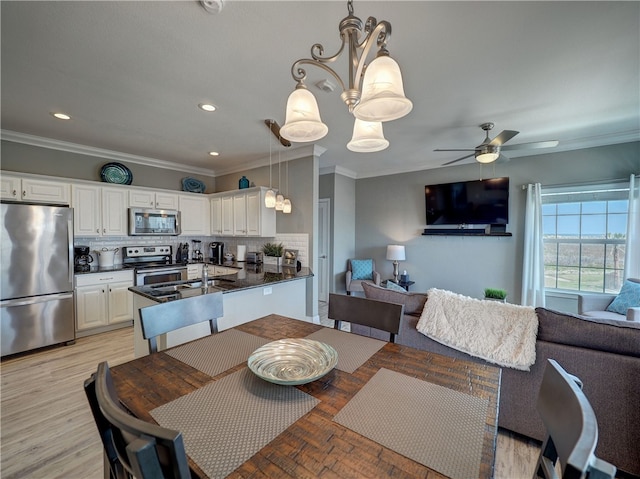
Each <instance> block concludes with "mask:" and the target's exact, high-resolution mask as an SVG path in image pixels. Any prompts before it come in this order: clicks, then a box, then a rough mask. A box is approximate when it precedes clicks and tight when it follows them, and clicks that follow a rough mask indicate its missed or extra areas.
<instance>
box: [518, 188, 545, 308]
mask: <svg viewBox="0 0 640 479" xmlns="http://www.w3.org/2000/svg"><path fill="white" fill-rule="evenodd" d="M541 189H542V187H541V185H540V183H536V184H530V185H527V202H526V205H525V218H524V262H523V265H522V304H523V305H525V306H534V307H537V306H544V245H543V243H542V194H541Z"/></svg>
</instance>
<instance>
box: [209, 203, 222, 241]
mask: <svg viewBox="0 0 640 479" xmlns="http://www.w3.org/2000/svg"><path fill="white" fill-rule="evenodd" d="M211 234H212V235H214V236H215V235H221V234H222V198H221V197H220V196H214V197H213V198H211Z"/></svg>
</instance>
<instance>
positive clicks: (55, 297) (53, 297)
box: [0, 293, 73, 308]
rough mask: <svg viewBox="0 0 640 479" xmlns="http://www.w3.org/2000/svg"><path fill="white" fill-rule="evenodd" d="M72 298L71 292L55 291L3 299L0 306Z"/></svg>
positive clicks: (24, 304)
mask: <svg viewBox="0 0 640 479" xmlns="http://www.w3.org/2000/svg"><path fill="white" fill-rule="evenodd" d="M68 298H73V293H57V294H47V295H44V296H32V297H30V298H18V299H5V300H3V301H0V307H2V308H8V307H11V306H27V305H29V304H37V303H46V302H47V301H53V300H58V299H68Z"/></svg>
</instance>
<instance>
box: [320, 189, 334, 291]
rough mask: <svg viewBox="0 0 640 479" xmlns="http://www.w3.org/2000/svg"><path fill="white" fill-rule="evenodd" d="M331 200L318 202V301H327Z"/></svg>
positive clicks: (326, 199)
mask: <svg viewBox="0 0 640 479" xmlns="http://www.w3.org/2000/svg"><path fill="white" fill-rule="evenodd" d="M330 201H331V200H329V199H328V198H323V199H320V200H318V300H319V301H323V302H327V301H329V274H330V268H329V264H330V261H331V254H330V251H331V231H330V230H331V223H330V221H329V218H330V211H331V208H330V206H331V203H330Z"/></svg>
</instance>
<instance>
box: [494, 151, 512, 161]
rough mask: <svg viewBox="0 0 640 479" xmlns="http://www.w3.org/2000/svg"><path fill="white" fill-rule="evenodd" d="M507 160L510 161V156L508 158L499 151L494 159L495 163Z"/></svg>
mask: <svg viewBox="0 0 640 479" xmlns="http://www.w3.org/2000/svg"><path fill="white" fill-rule="evenodd" d="M509 161H511V158H509V157H508V156H505V155H503V154H502V153H500V156H498V158H497V159H496V161H495V162H496V163H508V162H509Z"/></svg>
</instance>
